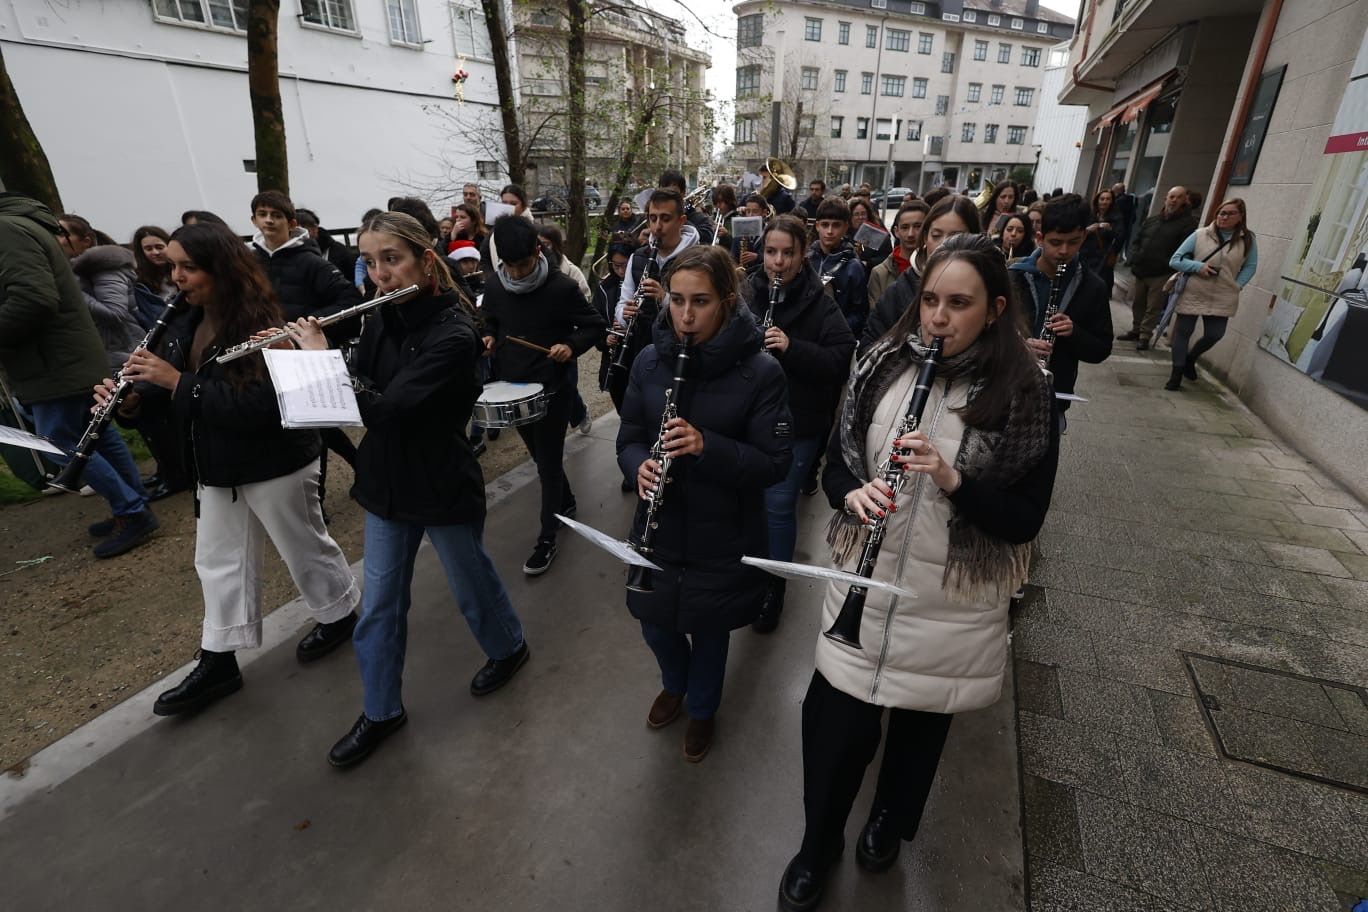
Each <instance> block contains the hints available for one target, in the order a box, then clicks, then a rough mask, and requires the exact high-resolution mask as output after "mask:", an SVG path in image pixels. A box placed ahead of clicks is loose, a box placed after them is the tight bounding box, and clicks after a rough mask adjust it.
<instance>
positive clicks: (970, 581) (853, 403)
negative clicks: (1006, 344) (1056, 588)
mask: <svg viewBox="0 0 1368 912" xmlns="http://www.w3.org/2000/svg"><path fill="white" fill-rule="evenodd" d="M926 354H927V346H925V345H923V344H922V342H921V340H920V338H918V337H917V336H916V335H915V334H913V335H909V336H908V337H907V338H906V339H905V340H903V341H902V342H893V341H889V340H883V341H880V342H878V343H876V344H875V345H874V346H873V347H871V348H870V349H869V351H868V352H867V353H866V354H865V356H864V357H863V358H862V359H861V360H860V363H859V364H858V366H857V367H856V368H855V370H854V372H852V373H851V375H850V387H849V390H848V393H847V395H846V399H845V404H844V405H843V406H842V409H841V420H840V424H839V425H838V431H837V433H838V434H839V435H840V443H841V454H842V459H843V461H844V462H845V465H846V468H847V469H848V470H849V471H850V472H851V473H852V474H854V475H855V477H856V478H864V477H865V475H866V474H867V471H868V470H867V469H866V467H865V466H866V463H865V437H866V434H867V432H868V429H869V425H870V422H871V421H873V418H874V410H875V409H876V408H877V407H878V405H879V402H880V400H882V399H883V397H884V396H885V395H886V394H887V393H888V391H889V389H891V388H892V386H893V384H894V383H896V382H897V380H898V378H900V377H901V376H903V374H904V373H906V372H907V371H908V370H915V369H917V367H919V366H920V364H921V362H922V361H923V360H924V359H925V357H926ZM981 354H982V349H981V346H979V345H977V344H975V345H971V346H970V347H969V348H967V349H966V350H964V351H962V352H960V353H959V354H957V355H954V356H952V357H949V358H946V359H944V360H943V361H942V362H941V365H940V367H939V368H938V369H937V371H936V380H937V381H943V380H953V379H956V378H959V377H966V378H973V379H972V383H973V385H972V386H971V387H970V390H969V401H970V402H972V401H973V400H974V397H975V396H977V395H978V392H979V390H980V389H981V388H982V386H983V382H984V379H983V378H982V377H980V376H978V368H979V358H980V357H981ZM1051 405H1052V403H1051V401H1050V387H1049V384H1048V383H1043V382H1042V383H1038V384H1035V385H1034V386H1033V387H1032V388H1030V389H1024V390H1021V391H1020V393H1019V394H1018V395H1017V396H1016V397H1015V398H1014V399H1013V400H1012V405H1011V407H1010V409H1009V411H1008V414H1007V420H1006V422H1005V424H1004V425H1003V426H1002V428H1000V429H997V430H983V429H980V428H975V427H969V426H966V427H965V431H964V436H963V437H962V438H961V440H960V448H959V452H958V453H957V454H955V468H956V469H958V470H959V471H960V473H961V474H962V475H963V477H964V478H966V479H969V478H972V479H975V480H977V481H982V482H987V483H991V484H992V485H993V486H994V487H997V488H1005V487H1008V486H1010V485H1012V484H1013V483H1015V482H1017V481H1019V480H1020V479H1021V478H1022V477H1023V476H1024V475H1025V474H1026V473H1027V472H1028V471H1030V470H1031V469H1032V468H1033V467H1034V466H1035V465H1036V464H1037V463H1038V462H1039V461H1040V459H1041V457H1042V456H1044V455H1045V452H1046V450H1047V449H1048V448H1049V444H1050V421H1051V415H1050V409H1051ZM899 419H901V413H899ZM864 528H865V527H864V526H863V525H861V523H860V521H859V519H857V518H856V517H855V516H853V515H852V514H849V513H847V512H846V511H844V510H838V511H836V514H835V515H834V516H833V517H832V519H831V523H830V524H829V525H828V527H827V544H829V545H830V546H831V554H832V560H833V561H834V562H835V563H836V564H838V565H843V564H845V563H846V562H847V561H848V560H849V559H850V557H851V556H852V555H853V554H855V552H856V549H857V548H859V547H861V546H862V545H863V543H864V534H863V533H864ZM1030 558H1031V545H1030V544H1029V543H1027V544H1023V545H1013V544H1011V543H1009V542H1006V541H1003V540H1002V539H1000V538H995V537H993V536H991V535H988V534H987V533H985V532H983V531H982V530H981V529H979V527H978V526H976V525H974V524H973V523H972V522H971V521H970V520H968V519H967V518H965V517H964V516H962V515H961V514H960V513H959V511H957V510H956V511H955V513H954V516H953V517H952V518H951V520H950V548H949V551H948V553H947V555H946V561H945V573H944V575H943V576H942V579H941V588H942V589H944V590H945V591H946V592H947V593H949V594H950V595H951V596H952V597H954V598H956V599H958V600H960V601H966V602H968V601H980V600H982V599H984V598H987V597H990V596H991V595H992V594H993V592H994V591H995V590H1001V589H1007V590H1009V591H1010V590H1015V589H1016V587H1017V586H1019V585H1021V583H1023V582H1024V581H1025V579H1026V576H1027V572H1028V570H1029V567H1030Z"/></svg>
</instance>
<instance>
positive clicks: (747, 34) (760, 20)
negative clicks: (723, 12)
mask: <svg viewBox="0 0 1368 912" xmlns="http://www.w3.org/2000/svg"><path fill="white" fill-rule="evenodd" d="M764 37H765V14H764V13H752V14H751V15H749V16H742V17H741V18H740V19H737V20H736V46H737V47H739V48H748V47H759V46H760V43H761V41H763V40H764Z"/></svg>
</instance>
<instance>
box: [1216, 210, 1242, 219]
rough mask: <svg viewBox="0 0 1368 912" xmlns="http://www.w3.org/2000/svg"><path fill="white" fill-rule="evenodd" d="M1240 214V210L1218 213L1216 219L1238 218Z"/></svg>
mask: <svg viewBox="0 0 1368 912" xmlns="http://www.w3.org/2000/svg"><path fill="white" fill-rule="evenodd" d="M1239 214H1240V213H1239V211H1238V210H1236V211H1233V212H1226V211H1221V212H1218V213H1216V217H1217V218H1235V217H1236V216H1238V215H1239Z"/></svg>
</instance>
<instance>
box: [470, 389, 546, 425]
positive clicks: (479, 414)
mask: <svg viewBox="0 0 1368 912" xmlns="http://www.w3.org/2000/svg"><path fill="white" fill-rule="evenodd" d="M546 408H547V397H546V393H545V391H544V390H543V389H542V385H541V384H540V383H509V382H508V381H506V380H498V381H495V382H494V383H486V384H485V388H484V392H483V393H481V394H480V398H479V399H476V400H475V412H474V414H473V415H472V416H471V419H472V420H473V421H474V422H475V423H476V424H478V425H481V426H483V427H487V428H506V427H518V426H519V425H522V424H531V423H532V422H534V421H539V420H540V419H541V418H542V417H543V416H544V415H545V414H546Z"/></svg>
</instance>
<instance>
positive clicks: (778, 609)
mask: <svg viewBox="0 0 1368 912" xmlns="http://www.w3.org/2000/svg"><path fill="white" fill-rule="evenodd" d="M787 585H788V580H786V579H783V578H782V577H777V576H776V577H773V578H771V579H770V584H769V588H768V589H766V590H765V598H764V600H763V601H761V602H760V615H759V617H757V618H756V619H755V620H754V621H753V622H752V623H751V630H754V631H755V632H756V633H773V632H774V631H775V629H776V628H778V626H779V615H781V614H783V613H784V590H785V588H787Z"/></svg>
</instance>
